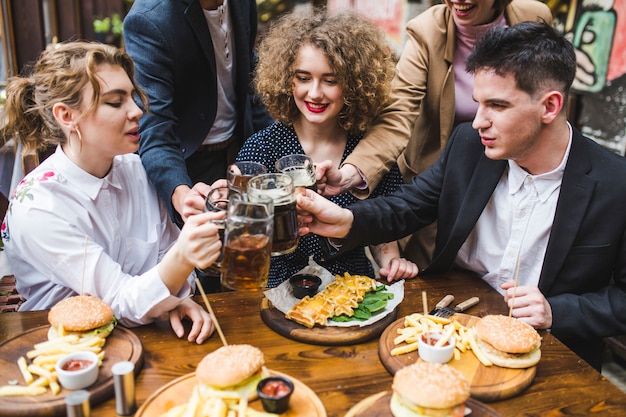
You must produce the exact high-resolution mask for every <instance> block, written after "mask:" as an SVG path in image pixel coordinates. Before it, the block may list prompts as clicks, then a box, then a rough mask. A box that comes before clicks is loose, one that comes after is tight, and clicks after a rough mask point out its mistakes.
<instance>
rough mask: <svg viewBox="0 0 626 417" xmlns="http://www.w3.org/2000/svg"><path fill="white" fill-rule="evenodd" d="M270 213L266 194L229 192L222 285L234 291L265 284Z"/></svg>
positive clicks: (271, 226)
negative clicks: (252, 196)
mask: <svg viewBox="0 0 626 417" xmlns="http://www.w3.org/2000/svg"><path fill="white" fill-rule="evenodd" d="M273 214H274V207H273V201H272V199H271V198H269V197H267V196H262V197H260V198H257V199H255V200H251V199H249V198H248V196H246V195H245V194H239V193H234V194H231V196H230V197H229V199H228V216H227V218H226V229H225V232H224V249H223V254H224V255H223V259H222V262H220V271H221V284H222V286H223V287H225V288H228V289H231V290H236V291H237V290H242V291H258V290H262V289H264V288H265V287H267V280H268V274H269V271H270V259H271V248H272V235H273V224H274V220H273Z"/></svg>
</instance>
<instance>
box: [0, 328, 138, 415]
mask: <svg viewBox="0 0 626 417" xmlns="http://www.w3.org/2000/svg"><path fill="white" fill-rule="evenodd" d="M48 329H50V326H41V327H36V328H34V329H31V330H29V331H27V332H25V333H23V334H21V335H19V336H18V337H15V338H13V339H10V340H7V341H5V342H4V343H2V344H0V369H2V373H1V374H0V385H8V384H9V382H10V381H17V382H18V385H25V382H24V378H23V377H22V374H21V373H20V369H19V367H18V365H17V359H18V358H19V357H20V356H26V352H28V351H30V350H33V349H34V345H35V344H36V343H41V342H45V341H46V340H48ZM119 361H131V362H133V363H134V364H135V375H137V374H139V372H140V371H141V368H142V367H143V346H142V344H141V340H139V338H138V337H137V336H136V335H135V334H134V333H133V332H131V331H130V330H128V329H126V328H123V327H119V326H118V327H116V328H115V329H114V330H113V332H112V333H111V334H110V335H109V336H108V337H107V340H106V344H105V345H104V360H103V361H102V366H101V367H100V373H99V375H98V380H97V381H96V382H95V383H94V384H93V385H91V386H90V387H88V388H86V390H87V391H89V393H90V397H89V401H90V403H91V405H92V406H93V405H95V404H99V403H101V402H103V401H105V400H108V399H109V398H111V397H113V396H114V387H113V374H112V373H111V367H112V366H113V365H114V364H115V363H117V362H119ZM70 392H72V391H69V390H67V389H63V388H62V389H61V392H60V393H59V394H58V395H54V394H52V392H51V391H50V389H48V392H46V393H45V394H43V395H37V396H23V397H0V416H7V417H9V416H10V417H19V416H30V417H48V416H64V415H65V412H66V406H65V396H66V395H67V394H68V393H70Z"/></svg>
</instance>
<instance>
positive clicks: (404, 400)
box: [389, 361, 470, 417]
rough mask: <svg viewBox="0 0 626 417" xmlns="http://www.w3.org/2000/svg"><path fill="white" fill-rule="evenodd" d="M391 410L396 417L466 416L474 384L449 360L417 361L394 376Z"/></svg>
mask: <svg viewBox="0 0 626 417" xmlns="http://www.w3.org/2000/svg"><path fill="white" fill-rule="evenodd" d="M392 388H393V394H392V395H391V402H390V404H389V406H390V408H391V414H393V416H394V417H462V416H464V415H465V401H467V399H468V398H469V397H470V384H469V382H468V380H467V379H466V378H465V376H464V375H463V374H462V373H461V372H459V371H457V370H456V369H454V368H453V367H451V366H449V365H446V364H438V363H437V364H436V363H429V362H422V361H419V362H416V363H414V364H412V365H409V366H406V367H404V368H402V369H400V370H398V371H397V372H396V374H395V375H394V377H393V385H392Z"/></svg>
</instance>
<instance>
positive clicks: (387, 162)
mask: <svg viewBox="0 0 626 417" xmlns="http://www.w3.org/2000/svg"><path fill="white" fill-rule="evenodd" d="M527 20H534V21H546V22H548V23H550V22H551V20H552V15H551V12H550V9H549V8H548V7H547V6H546V5H545V4H544V3H542V2H540V1H538V0H470V1H466V0H458V1H457V0H445V4H440V5H435V6H432V7H430V8H429V9H427V10H426V11H424V12H423V13H421V14H420V15H418V16H417V17H415V18H413V19H412V20H410V21H409V22H408V24H407V27H406V30H407V42H406V45H405V47H404V50H403V51H402V54H401V56H400V59H399V61H398V64H397V73H396V76H395V78H394V80H393V90H392V92H391V97H392V101H391V103H390V105H389V106H388V107H386V108H385V109H384V110H383V112H382V113H381V114H380V115H379V116H378V118H377V120H376V121H375V122H374V124H373V125H372V127H371V128H370V129H369V130H368V132H367V134H366V136H365V137H364V138H363V139H362V140H361V142H359V144H358V146H357V147H356V148H355V150H354V152H353V153H352V154H351V155H350V156H349V157H348V158H347V159H346V160H345V161H344V163H343V164H342V167H341V169H340V170H336V169H332V168H331V167H330V166H327V165H324V164H320V165H319V167H318V179H321V181H322V182H325V183H326V186H325V187H321V191H322V193H323V194H324V195H333V194H336V193H338V192H342V191H345V190H347V189H350V190H352V191H353V193H355V195H358V196H359V197H363V198H364V197H366V196H368V195H369V191H370V190H372V189H374V188H375V187H376V185H377V184H378V182H379V181H380V179H381V178H382V176H383V175H385V174H386V173H387V172H388V171H389V169H390V168H391V167H392V166H393V164H394V163H396V161H397V163H398V166H399V167H400V171H401V173H402V176H403V177H404V181H405V182H409V181H410V180H411V178H413V176H415V175H417V174H419V173H420V172H422V171H424V170H425V169H426V168H427V167H429V166H430V165H431V164H432V163H433V162H435V161H436V160H437V158H438V157H439V154H440V152H441V150H442V149H443V148H444V147H445V145H446V143H447V140H448V136H449V135H450V133H451V132H452V130H453V128H454V127H455V126H456V125H457V124H459V123H462V122H465V121H470V120H472V118H473V113H472V111H471V108H472V106H474V103H473V100H472V98H471V89H472V84H473V83H472V79H471V78H470V76H469V75H467V74H466V73H465V68H464V67H465V65H464V58H465V57H466V56H467V54H469V49H471V47H472V46H473V44H474V42H475V40H476V39H477V38H478V36H480V34H482V33H484V32H485V31H486V30H487V29H488V28H489V27H491V26H493V25H509V26H510V25H514V24H516V23H518V22H521V21H527ZM455 62H457V65H455ZM455 95H456V97H455ZM474 111H475V110H474ZM318 188H320V187H319V185H318ZM435 233H436V228H435V226H434V225H433V227H430V228H426V229H422V230H421V231H420V232H418V233H416V234H415V235H412V236H409V237H407V238H405V239H404V241H403V242H402V247H403V250H404V252H405V253H404V255H405V256H406V257H407V258H408V259H411V260H412V261H413V262H416V263H417V264H418V266H419V267H420V268H424V267H426V266H427V265H428V263H429V262H430V258H431V256H430V255H431V253H432V248H433V247H434V237H435Z"/></svg>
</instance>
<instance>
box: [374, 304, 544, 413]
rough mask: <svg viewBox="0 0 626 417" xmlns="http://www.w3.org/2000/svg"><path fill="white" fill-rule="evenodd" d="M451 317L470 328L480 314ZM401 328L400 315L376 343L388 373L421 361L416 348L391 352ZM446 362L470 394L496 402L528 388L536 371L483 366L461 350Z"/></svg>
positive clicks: (533, 369) (402, 323)
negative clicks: (458, 356)
mask: <svg viewBox="0 0 626 417" xmlns="http://www.w3.org/2000/svg"><path fill="white" fill-rule="evenodd" d="M452 317H453V318H456V319H457V320H458V321H459V323H461V324H463V325H464V326H466V327H472V326H473V325H474V324H475V323H476V322H478V320H480V317H476V316H470V315H467V314H459V313H457V314H455V315H454V316H452ZM402 327H404V317H402V318H400V319H398V320H396V321H395V322H394V323H393V324H391V326H389V327H388V328H387V329H385V331H384V332H383V334H382V335H381V337H380V340H379V342H378V356H379V357H380V360H381V361H382V363H383V365H384V366H385V368H387V371H389V373H391V374H392V375H394V374H395V373H396V371H397V370H399V369H401V368H403V367H405V366H407V365H410V364H412V363H415V361H417V360H421V359H420V358H419V354H418V353H417V350H416V351H414V352H410V353H406V354H404V355H397V356H392V355H391V350H392V349H393V348H394V347H395V344H394V343H393V340H394V339H395V338H396V336H397V335H398V332H397V330H398V329H400V328H402ZM448 364H449V365H451V366H452V367H454V368H456V369H458V370H459V371H461V372H462V373H463V375H465V377H466V378H467V379H468V380H469V381H470V385H471V394H472V397H474V398H477V399H479V400H481V401H487V402H489V401H499V400H503V399H506V398H510V397H512V396H514V395H517V394H519V393H520V392H522V391H523V390H525V389H526V388H528V386H529V385H530V384H531V383H532V382H533V379H534V378H535V374H536V373H537V367H536V366H533V367H530V368H526V369H512V368H501V367H499V366H495V365H494V366H484V365H483V364H482V363H480V361H479V360H478V359H477V358H476V356H475V355H474V354H473V353H472V352H471V351H467V352H465V353H462V354H461V359H460V360H455V359H452V360H451V361H450V362H448Z"/></svg>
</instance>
